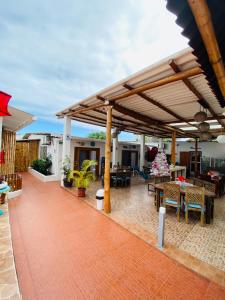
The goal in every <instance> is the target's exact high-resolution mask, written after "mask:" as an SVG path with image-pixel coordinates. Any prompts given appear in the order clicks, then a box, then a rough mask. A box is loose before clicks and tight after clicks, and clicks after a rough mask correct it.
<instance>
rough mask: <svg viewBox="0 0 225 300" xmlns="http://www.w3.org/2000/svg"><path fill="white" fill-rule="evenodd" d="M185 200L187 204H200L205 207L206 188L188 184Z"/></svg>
mask: <svg viewBox="0 0 225 300" xmlns="http://www.w3.org/2000/svg"><path fill="white" fill-rule="evenodd" d="M185 201H186V203H187V204H188V203H191V204H200V205H201V206H202V207H203V206H204V203H205V188H204V187H198V186H187V187H186V193H185Z"/></svg>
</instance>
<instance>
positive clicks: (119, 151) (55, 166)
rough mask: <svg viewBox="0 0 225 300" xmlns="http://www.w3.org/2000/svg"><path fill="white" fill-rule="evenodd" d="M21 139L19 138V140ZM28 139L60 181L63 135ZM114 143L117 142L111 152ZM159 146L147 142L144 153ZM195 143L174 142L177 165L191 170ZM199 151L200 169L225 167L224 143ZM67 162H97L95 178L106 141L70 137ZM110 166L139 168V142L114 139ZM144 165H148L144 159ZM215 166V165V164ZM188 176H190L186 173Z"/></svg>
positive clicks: (168, 147)
mask: <svg viewBox="0 0 225 300" xmlns="http://www.w3.org/2000/svg"><path fill="white" fill-rule="evenodd" d="M19 138H20V137H18V139H19ZM28 139H31V140H32V139H33V140H37V139H39V140H40V143H39V157H40V158H41V157H46V156H50V157H51V159H52V168H51V172H52V174H54V175H55V177H54V178H55V180H56V179H57V180H60V178H61V173H62V171H61V168H62V151H63V150H62V149H63V137H62V135H57V134H50V133H40V134H34V133H33V134H30V135H29V137H28ZM113 143H116V145H114V146H115V149H116V151H115V152H113ZM153 146H156V147H158V146H159V141H158V142H152V143H151V144H149V143H146V145H145V147H144V152H146V151H147V148H148V147H150V148H151V147H153ZM164 148H165V152H166V154H167V155H168V156H169V155H170V153H171V142H166V143H165V144H164ZM194 150H195V144H194V142H184V141H177V143H176V161H177V163H178V164H179V165H185V166H186V167H187V169H189V168H191V163H192V162H191V153H194ZM198 151H200V152H201V163H202V164H200V166H201V167H204V166H203V164H205V163H208V164H209V165H211V166H212V167H215V166H216V162H217V161H218V162H220V164H221V161H222V163H224V164H225V144H218V143H217V142H202V143H201V142H200V143H199V145H198ZM70 153H71V156H70V160H71V167H72V168H73V169H75V168H79V167H80V166H81V163H82V161H83V160H84V159H95V160H97V161H98V166H97V168H96V173H97V175H100V174H101V162H102V160H103V159H104V156H105V141H104V140H96V139H92V138H81V137H71V140H70ZM184 156H185V157H189V161H188V162H184V158H183V157H184ZM111 157H112V159H111V164H112V165H116V164H117V163H118V164H119V165H128V166H132V167H136V166H137V167H139V168H141V166H142V163H141V162H140V160H141V146H140V142H138V141H135V142H128V141H116V142H115V140H114V139H113V142H112V155H111ZM143 165H146V166H147V165H149V163H148V162H147V161H146V160H145V156H144V163H143ZM217 165H218V164H217ZM188 175H189V174H188Z"/></svg>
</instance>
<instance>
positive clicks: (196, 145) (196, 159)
mask: <svg viewBox="0 0 225 300" xmlns="http://www.w3.org/2000/svg"><path fill="white" fill-rule="evenodd" d="M195 177H198V140H197V139H195Z"/></svg>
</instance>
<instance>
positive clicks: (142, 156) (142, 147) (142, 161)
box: [140, 134, 145, 171]
mask: <svg viewBox="0 0 225 300" xmlns="http://www.w3.org/2000/svg"><path fill="white" fill-rule="evenodd" d="M144 165H145V135H144V134H142V135H141V140H140V170H141V171H142V170H143V166H144Z"/></svg>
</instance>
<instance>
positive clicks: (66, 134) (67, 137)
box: [61, 116, 71, 186]
mask: <svg viewBox="0 0 225 300" xmlns="http://www.w3.org/2000/svg"><path fill="white" fill-rule="evenodd" d="M70 142H71V119H70V118H69V117H68V116H65V117H64V131H63V148H62V164H63V162H64V160H65V158H66V157H67V156H68V157H69V158H70V159H71V157H70ZM63 178H64V175H63V174H62V177H61V185H62V186H63Z"/></svg>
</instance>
